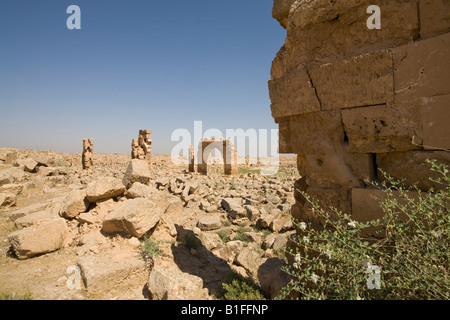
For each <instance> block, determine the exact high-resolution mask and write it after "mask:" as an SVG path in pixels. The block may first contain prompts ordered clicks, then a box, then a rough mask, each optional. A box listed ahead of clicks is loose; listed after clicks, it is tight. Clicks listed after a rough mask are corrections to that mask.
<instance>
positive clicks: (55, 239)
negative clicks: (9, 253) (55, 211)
mask: <svg viewBox="0 0 450 320" xmlns="http://www.w3.org/2000/svg"><path fill="white" fill-rule="evenodd" d="M66 233H67V225H66V222H65V221H64V219H61V218H56V219H53V220H51V221H48V222H45V223H42V224H39V225H35V226H31V227H29V228H25V229H22V230H19V231H16V232H13V233H12V234H10V235H9V236H8V241H9V243H10V244H11V246H12V248H13V250H14V252H15V254H16V255H17V257H18V258H19V259H27V258H31V257H34V256H36V255H39V254H44V253H48V252H52V251H55V250H58V249H60V248H61V247H62V246H63V244H64V238H65V236H66Z"/></svg>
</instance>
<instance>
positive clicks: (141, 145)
mask: <svg viewBox="0 0 450 320" xmlns="http://www.w3.org/2000/svg"><path fill="white" fill-rule="evenodd" d="M151 133H152V130H150V129H144V130H139V137H138V139H133V140H132V141H131V159H139V160H147V162H148V166H149V167H150V166H151V151H152V140H151V139H150V135H151Z"/></svg>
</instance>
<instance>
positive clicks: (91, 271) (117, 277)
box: [78, 248, 146, 292]
mask: <svg viewBox="0 0 450 320" xmlns="http://www.w3.org/2000/svg"><path fill="white" fill-rule="evenodd" d="M78 266H79V267H80V270H81V277H82V279H83V282H84V285H85V287H86V289H87V290H88V291H89V292H100V291H109V290H111V288H114V287H116V286H118V285H120V284H123V283H125V282H126V281H127V280H130V279H133V278H136V277H141V278H142V280H143V281H144V282H145V280H144V279H145V277H146V276H145V275H146V266H145V261H144V260H143V259H142V258H141V256H140V255H139V253H138V252H135V251H130V250H123V249H116V248H115V249H110V250H107V251H102V252H100V253H98V254H96V255H86V256H83V257H81V258H80V259H78Z"/></svg>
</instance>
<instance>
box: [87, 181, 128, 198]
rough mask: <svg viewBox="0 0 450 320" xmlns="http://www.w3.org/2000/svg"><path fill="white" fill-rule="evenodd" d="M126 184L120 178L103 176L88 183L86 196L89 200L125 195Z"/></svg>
mask: <svg viewBox="0 0 450 320" xmlns="http://www.w3.org/2000/svg"><path fill="white" fill-rule="evenodd" d="M124 192H125V186H124V185H123V184H122V182H121V181H120V180H119V179H116V178H112V177H103V178H100V179H98V180H95V181H93V182H91V183H89V184H88V186H87V188H86V198H87V200H88V201H89V202H96V201H98V200H102V199H107V198H112V197H117V196H120V195H123V194H124Z"/></svg>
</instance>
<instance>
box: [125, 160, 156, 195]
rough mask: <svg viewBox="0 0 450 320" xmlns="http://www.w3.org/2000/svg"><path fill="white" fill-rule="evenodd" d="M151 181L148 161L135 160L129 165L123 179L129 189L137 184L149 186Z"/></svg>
mask: <svg viewBox="0 0 450 320" xmlns="http://www.w3.org/2000/svg"><path fill="white" fill-rule="evenodd" d="M149 181H150V169H149V166H148V162H147V161H146V160H139V159H133V160H131V161H130V163H129V164H128V168H127V171H126V172H125V175H124V177H123V180H122V182H123V184H124V185H125V186H126V187H127V188H129V187H131V186H132V184H133V183H135V182H140V183H142V184H148V183H149Z"/></svg>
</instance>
